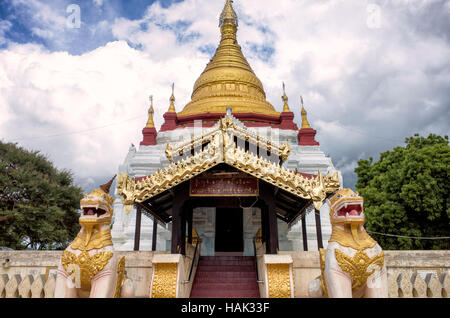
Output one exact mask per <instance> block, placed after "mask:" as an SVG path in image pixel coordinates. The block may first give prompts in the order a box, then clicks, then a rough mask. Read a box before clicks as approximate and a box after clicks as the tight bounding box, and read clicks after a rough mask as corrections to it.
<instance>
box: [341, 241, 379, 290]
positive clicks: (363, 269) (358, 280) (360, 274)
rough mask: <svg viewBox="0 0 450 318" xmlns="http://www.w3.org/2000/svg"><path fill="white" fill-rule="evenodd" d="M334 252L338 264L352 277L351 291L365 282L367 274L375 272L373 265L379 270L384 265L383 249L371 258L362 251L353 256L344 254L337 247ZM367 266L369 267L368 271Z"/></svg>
mask: <svg viewBox="0 0 450 318" xmlns="http://www.w3.org/2000/svg"><path fill="white" fill-rule="evenodd" d="M335 252H336V260H337V263H338V264H339V266H340V267H341V268H342V270H343V271H345V272H347V273H349V274H350V276H351V277H352V291H356V290H358V289H359V288H361V287H362V286H364V285H365V284H366V282H367V279H368V278H369V276H370V275H372V274H373V273H374V272H375V269H374V268H373V267H378V268H379V270H381V269H382V268H383V265H384V253H383V251H381V253H380V254H378V255H375V256H374V257H372V258H370V257H369V256H367V254H366V253H364V251H358V252H356V253H355V255H354V256H353V257H350V256H348V255H346V254H345V253H344V252H341V251H340V250H338V249H336V250H335ZM369 267H370V268H371V270H370V271H369Z"/></svg>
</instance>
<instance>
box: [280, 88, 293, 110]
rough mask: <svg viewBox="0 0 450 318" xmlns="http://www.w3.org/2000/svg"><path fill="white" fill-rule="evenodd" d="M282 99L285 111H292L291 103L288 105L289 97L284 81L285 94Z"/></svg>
mask: <svg viewBox="0 0 450 318" xmlns="http://www.w3.org/2000/svg"><path fill="white" fill-rule="evenodd" d="M281 99H282V100H283V103H284V104H283V113H290V112H291V110H290V109H289V105H288V97H287V95H286V86H285V85H284V82H283V96H282V97H281Z"/></svg>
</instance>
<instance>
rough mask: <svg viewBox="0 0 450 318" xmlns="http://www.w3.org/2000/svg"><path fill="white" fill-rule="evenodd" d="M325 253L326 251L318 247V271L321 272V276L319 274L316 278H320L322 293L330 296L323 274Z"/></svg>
mask: <svg viewBox="0 0 450 318" xmlns="http://www.w3.org/2000/svg"><path fill="white" fill-rule="evenodd" d="M325 254H326V251H325V250H324V249H323V248H320V249H319V256H320V271H321V273H322V275H321V276H319V277H318V278H319V279H320V287H321V288H322V293H323V295H325V296H326V297H330V296H329V295H330V293H329V292H328V284H327V279H326V276H325Z"/></svg>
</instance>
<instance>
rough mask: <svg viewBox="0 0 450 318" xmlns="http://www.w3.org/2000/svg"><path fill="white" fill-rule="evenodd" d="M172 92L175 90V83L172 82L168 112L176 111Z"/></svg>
mask: <svg viewBox="0 0 450 318" xmlns="http://www.w3.org/2000/svg"><path fill="white" fill-rule="evenodd" d="M174 92H175V83H172V96H170V106H169V110H168V111H167V112H168V113H176V111H175V95H174Z"/></svg>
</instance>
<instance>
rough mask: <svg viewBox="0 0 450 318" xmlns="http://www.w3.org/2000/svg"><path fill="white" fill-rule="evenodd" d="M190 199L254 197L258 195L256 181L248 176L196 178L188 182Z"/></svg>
mask: <svg viewBox="0 0 450 318" xmlns="http://www.w3.org/2000/svg"><path fill="white" fill-rule="evenodd" d="M189 195H190V196H192V197H225V196H226V197H254V196H258V195H259V189H258V179H257V178H254V177H252V176H249V175H244V174H236V175H208V176H198V177H196V178H194V179H192V180H191V181H190V189H189Z"/></svg>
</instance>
